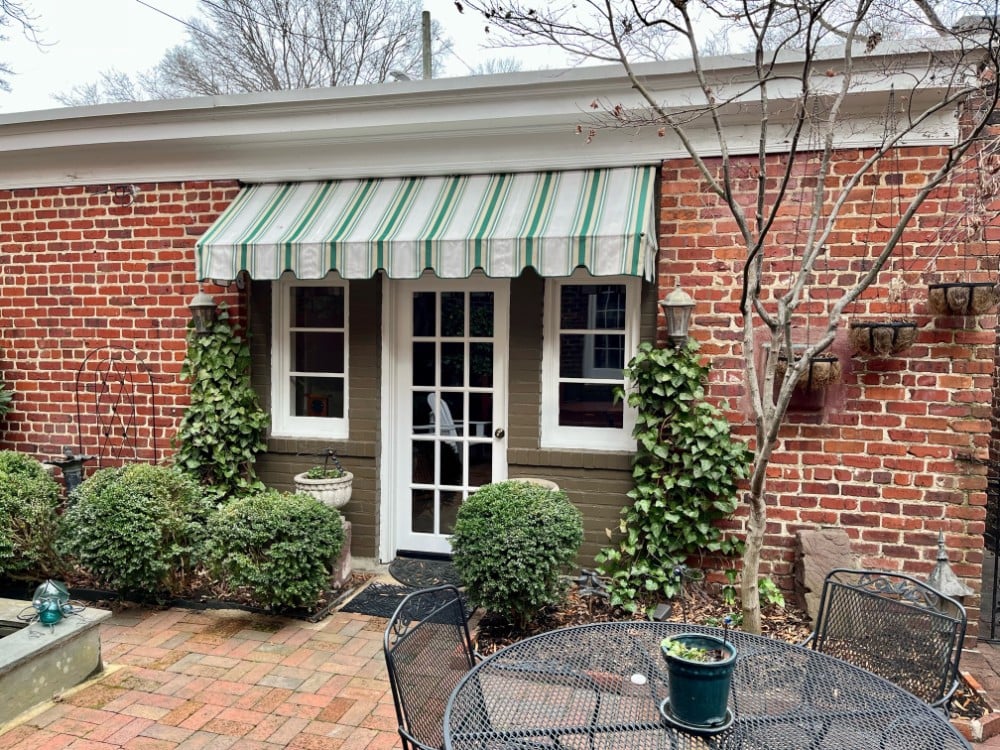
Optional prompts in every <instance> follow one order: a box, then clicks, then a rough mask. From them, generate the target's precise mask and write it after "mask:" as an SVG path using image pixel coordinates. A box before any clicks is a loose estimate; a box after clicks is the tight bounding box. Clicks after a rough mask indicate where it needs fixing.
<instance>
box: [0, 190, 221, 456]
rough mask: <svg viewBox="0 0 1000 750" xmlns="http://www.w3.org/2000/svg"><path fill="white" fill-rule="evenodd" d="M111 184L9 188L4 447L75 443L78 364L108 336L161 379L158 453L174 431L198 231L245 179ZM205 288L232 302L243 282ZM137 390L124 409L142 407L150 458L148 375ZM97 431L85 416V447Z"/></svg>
mask: <svg viewBox="0 0 1000 750" xmlns="http://www.w3.org/2000/svg"><path fill="white" fill-rule="evenodd" d="M108 187H109V186H107V185H87V186H73V187H63V188H38V189H26V190H13V191H11V190H0V273H2V276H0V374H2V377H3V379H4V380H5V381H6V383H7V385H8V386H9V387H12V388H13V390H14V392H15V400H14V410H13V411H12V412H11V413H10V414H9V415H8V416H7V418H6V420H5V421H0V447H2V448H8V449H17V450H20V451H23V452H26V453H29V454H32V455H35V456H37V457H39V458H43V459H44V458H48V457H52V456H56V455H58V454H59V453H61V451H62V449H63V448H64V447H66V446H69V447H71V448H73V449H74V450H76V449H77V446H78V437H77V417H76V413H77V409H76V403H75V389H76V380H77V374H78V372H79V370H80V368H81V365H82V363H83V362H84V360H85V359H86V358H87V356H88V354H89V353H90V352H92V351H93V350H95V349H98V348H100V347H106V346H109V345H117V346H123V347H125V348H126V349H131V350H134V351H135V352H136V353H137V354H138V356H139V358H140V359H141V360H142V361H144V362H145V363H146V365H147V367H148V368H149V370H150V372H151V374H152V376H153V379H154V380H155V394H154V395H155V404H156V412H157V413H156V419H155V425H156V432H157V433H158V434H157V438H156V442H157V448H158V452H159V453H160V457H163V455H164V453H165V451H166V450H167V449H168V448H169V440H170V438H171V436H172V435H173V434H174V433H175V431H176V428H177V425H178V423H179V420H180V417H181V415H182V413H183V408H184V406H185V404H186V402H187V386H186V384H184V383H182V382H181V381H180V380H179V377H178V373H179V371H180V367H181V363H182V362H183V360H184V352H185V340H184V339H185V330H186V325H187V323H188V321H189V320H190V314H189V311H188V309H187V304H188V302H189V301H190V299H191V297H192V296H193V295H194V294H195V293H196V292H197V288H198V287H197V284H196V281H195V267H194V243H195V241H196V239H197V238H198V237H199V236H200V235H201V234H202V233H203V232H204V231H205V229H206V228H207V227H208V226H209V225H210V224H211V223H212V222H213V221H214V220H215V218H216V217H217V216H218V215H219V213H220V212H221V211H222V210H223V209H224V208H225V207H226V206H227V205H228V203H229V202H230V201H231V200H232V198H233V196H235V194H236V192H237V190H238V188H237V186H236V184H235V183H234V182H231V181H225V182H215V183H210V182H187V183H159V184H142V185H137V186H135V187H136V188H137V190H136V193H135V196H134V199H133V200H132V202H131V203H129V196H128V195H127V194H126V193H124V192H122V191H115V190H110V191H109V190H108ZM206 291H208V292H209V293H211V294H213V295H214V296H215V298H216V300H217V301H219V302H223V301H226V302H228V303H229V304H230V306H231V308H232V309H233V310H235V308H236V303H237V298H236V294H235V286H234V287H232V291H231V292H230V291H227V290H225V289H222V288H219V287H214V286H208V287H207V289H206ZM92 390H93V389H92V388H91V391H92ZM138 391H139V395H138V400H137V403H136V406H135V408H134V410H133V409H130V408H127V407H122V411H123V413H129V412H131V411H134V412H135V414H136V425H135V434H136V435H137V436H138V438H139V442H140V452H141V455H142V456H143V457H144V458H150V457H151V456H152V424H153V420H152V419H151V418H150V417H151V405H150V399H149V396H148V389H147V388H146V387H145V386H144V385H141V384H140V385H139V387H138ZM113 395H114V394H113ZM119 395H121V394H119ZM89 398H91V399H92V398H93V396H92V395H91V396H89ZM97 431H98V428H97V426H96V425H95V424H93V420H91V423H90V424H87V425H85V435H84V438H83V446H82V447H83V449H84V451H85V452H93V451H94V450H95V449H96V448H97V445H98V439H99V436H98V435H97V434H96V432H97ZM112 440H113V438H112Z"/></svg>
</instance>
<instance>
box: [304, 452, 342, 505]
mask: <svg viewBox="0 0 1000 750" xmlns="http://www.w3.org/2000/svg"><path fill="white" fill-rule="evenodd" d="M294 481H295V491H296V492H302V493H304V494H306V495H311V496H312V497H314V498H316V499H317V500H319V501H320V502H321V503H325V504H326V505H329V506H331V507H333V508H342V507H344V506H345V505H347V501H348V500H350V499H351V490H352V488H353V486H354V475H353V474H352V473H351V472H349V471H346V470H345V469H344V467H343V466H341V464H340V459H338V458H337V454H336V453H335V452H334V451H333V450H332V449H327V451H326V452H325V453H324V454H323V464H322V465H321V466H313V467H312V468H311V469H309V470H308V471H304V472H302V473H301V474H296V475H295V480H294Z"/></svg>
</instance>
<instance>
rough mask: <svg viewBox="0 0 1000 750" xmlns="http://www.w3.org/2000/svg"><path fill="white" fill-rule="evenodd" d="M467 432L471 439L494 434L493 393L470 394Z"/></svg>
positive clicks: (487, 437)
mask: <svg viewBox="0 0 1000 750" xmlns="http://www.w3.org/2000/svg"><path fill="white" fill-rule="evenodd" d="M465 432H466V434H467V435H468V436H469V438H470V439H476V438H485V439H489V438H491V437H492V436H493V394H492V393H470V394H469V418H468V420H466V430H465Z"/></svg>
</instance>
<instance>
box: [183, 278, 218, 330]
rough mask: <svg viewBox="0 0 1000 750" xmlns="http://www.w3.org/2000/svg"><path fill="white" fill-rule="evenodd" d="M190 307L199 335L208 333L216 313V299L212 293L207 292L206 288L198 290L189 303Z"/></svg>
mask: <svg viewBox="0 0 1000 750" xmlns="http://www.w3.org/2000/svg"><path fill="white" fill-rule="evenodd" d="M188 309H189V310H190V311H191V319H192V320H193V321H194V330H195V331H196V332H197V333H198V335H199V336H200V335H202V334H204V333H208V332H209V331H210V330H211V329H212V324H213V323H214V322H215V313H216V307H215V300H214V299H213V298H212V295H210V294H206V293H205V291H204V290H201V289H200V290H198V293H197V294H196V295H194V297H192V298H191V301H190V302H189V303H188Z"/></svg>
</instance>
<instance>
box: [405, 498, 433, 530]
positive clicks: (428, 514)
mask: <svg viewBox="0 0 1000 750" xmlns="http://www.w3.org/2000/svg"><path fill="white" fill-rule="evenodd" d="M411 498H412V513H411V515H410V529H411V530H412V531H413V532H415V533H418V534H433V533H434V490H413V493H412V495H411Z"/></svg>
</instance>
